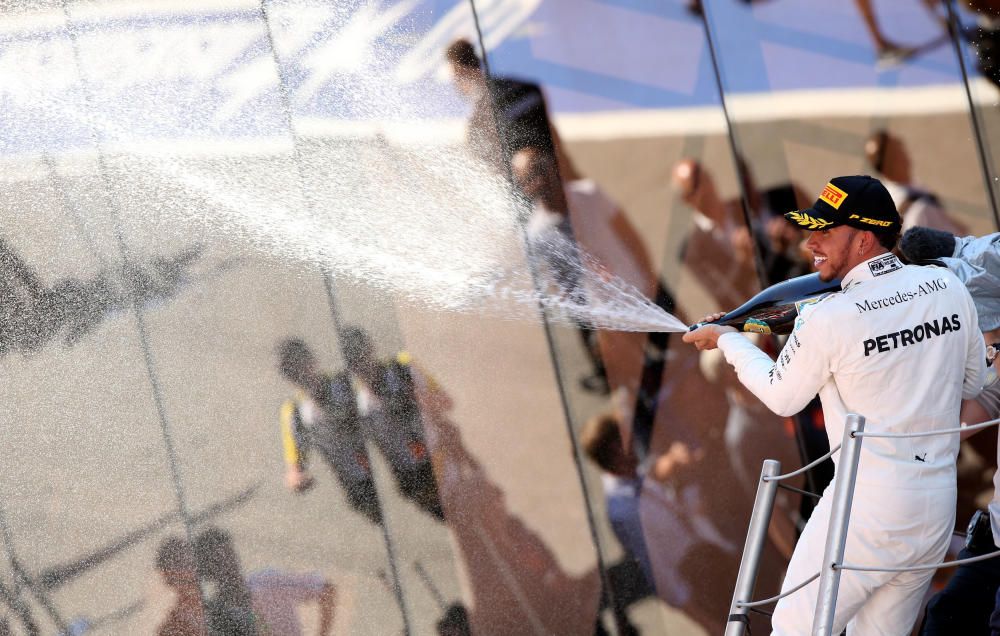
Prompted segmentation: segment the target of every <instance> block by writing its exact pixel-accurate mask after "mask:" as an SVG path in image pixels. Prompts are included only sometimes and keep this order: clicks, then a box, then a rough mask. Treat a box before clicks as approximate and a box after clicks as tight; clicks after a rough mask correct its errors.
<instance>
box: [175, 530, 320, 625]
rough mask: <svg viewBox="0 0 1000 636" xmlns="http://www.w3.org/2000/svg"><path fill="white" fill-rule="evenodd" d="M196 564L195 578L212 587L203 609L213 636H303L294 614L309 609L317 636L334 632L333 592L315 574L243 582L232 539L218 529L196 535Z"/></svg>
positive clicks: (277, 573)
mask: <svg viewBox="0 0 1000 636" xmlns="http://www.w3.org/2000/svg"><path fill="white" fill-rule="evenodd" d="M195 558H196V561H197V566H198V574H199V576H200V577H201V579H202V580H203V581H205V582H207V583H210V584H211V586H210V587H209V589H210V590H211V591H212V593H211V594H210V595H209V596H208V597H207V598H206V600H205V604H206V610H207V614H208V624H209V627H210V629H211V631H212V633H217V634H226V635H227V636H240V635H244V634H260V635H261V636H265V635H267V636H272V635H273V636H302V634H303V631H302V623H301V621H300V619H299V616H298V612H299V609H300V608H301V606H303V605H304V604H307V603H316V605H317V608H318V610H319V621H318V624H319V626H318V630H317V634H318V635H319V636H328V635H329V634H330V632H331V630H332V629H333V614H334V607H335V602H336V589H335V588H334V587H333V585H331V584H330V583H329V582H327V581H326V579H324V578H323V577H322V576H320V575H319V574H292V573H289V572H283V571H281V570H277V569H273V568H268V569H265V570H260V571H256V572H251V573H250V574H249V575H247V576H245V577H244V575H243V568H242V567H241V565H240V559H239V555H238V554H237V553H236V547H235V546H234V544H233V540H232V537H231V536H230V535H229V533H228V532H226V531H225V530H222V529H221V528H216V527H208V528H205V529H204V530H202V531H201V532H199V533H198V536H197V537H196V538H195Z"/></svg>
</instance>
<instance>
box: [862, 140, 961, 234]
mask: <svg viewBox="0 0 1000 636" xmlns="http://www.w3.org/2000/svg"><path fill="white" fill-rule="evenodd" d="M865 158H866V159H867V160H868V163H869V165H871V167H872V168H873V169H874V170H875V172H877V173H878V175H879V177H880V180H881V181H882V185H884V186H885V189H886V190H888V191H889V195H890V196H891V197H892V201H893V203H895V204H896V210H897V211H898V212H899V215H900V216H901V217H903V231H904V232H905V231H906V230H908V229H910V228H911V227H916V226H921V227H929V228H933V229H935V230H943V231H945V232H950V233H951V234H955V235H957V236H964V235H965V234H967V233H968V228H966V227H965V226H964V225H963V224H962V223H960V222H958V221H956V220H954V219H953V218H951V217H950V216H949V215H948V213H947V212H946V211H945V210H944V208H943V207H941V201H940V200H939V199H938V197H937V196H936V195H935V194H933V193H931V192H928V191H926V190H922V189H920V188H917V187H915V186H913V184H912V170H911V162H910V155H909V153H907V152H906V146H905V145H904V144H903V141H902V140H901V139H900V138H899V137H897V136H896V135H893V134H891V133H889V132H888V131H887V130H877V131H875V132H874V133H872V134H871V136H869V137H868V140H867V141H866V142H865Z"/></svg>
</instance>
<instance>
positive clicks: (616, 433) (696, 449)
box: [580, 412, 766, 633]
mask: <svg viewBox="0 0 1000 636" xmlns="http://www.w3.org/2000/svg"><path fill="white" fill-rule="evenodd" d="M621 428H622V426H621V422H620V415H619V414H617V413H615V412H608V413H602V414H600V415H597V416H595V417H593V418H591V419H590V420H589V421H588V422H587V424H586V425H585V426H584V429H583V431H582V432H581V435H580V445H581V447H582V450H583V452H584V454H586V455H587V456H588V457H589V458H590V459H591V460H592V461H593V462H594V463H595V464H596V465H597V466H598V468H600V470H601V473H602V475H601V482H602V485H603V487H604V495H605V503H606V507H607V513H608V521H609V522H610V524H611V528H612V530H613V531H614V533H615V537H616V538H617V539H618V541H619V543H620V544H621V545H622V547H623V548H624V550H625V557H624V559H623V560H622V562H621V563H619V564H615V565H613V566H611V567H610V568H609V577H610V579H611V584H612V586H613V587H614V593H615V595H616V597H617V598H616V601H618V602H619V603H621V604H622V607H621V608H620V609H619V612H622V613H624V610H625V607H626V606H627V605H628V604H630V603H632V602H635V601H637V600H639V599H640V598H641V597H642V596H643V595H644V590H645V589H646V587H649V588H650V589H655V592H656V594H657V596H659V597H660V598H661V599H662V600H663V601H664V602H665V603H667V604H669V605H671V606H673V607H675V608H677V609H679V610H681V611H682V612H684V613H685V614H687V615H688V616H689V617H690V618H691V619H692V620H694V621H696V622H697V623H699V624H700V625H701V626H702V627H704V628H705V629H706V630H708V631H709V632H710V633H717V632H718V631H720V630H721V629H722V628H723V627H724V624H725V621H724V620H723V619H724V616H725V611H726V607H724V606H723V604H722V603H720V602H719V598H720V595H718V594H717V593H715V592H717V589H715V588H716V587H717V585H718V582H719V580H720V577H726V576H729V574H730V573H731V572H730V570H732V571H733V572H735V570H733V568H734V567H735V563H734V559H735V558H736V551H737V548H736V545H735V544H734V543H733V542H731V541H730V540H728V539H727V538H726V536H725V535H724V532H723V531H722V530H721V529H720V528H718V527H717V525H716V524H717V523H718V522H719V519H717V518H716V517H714V516H713V515H712V514H711V512H710V511H709V508H708V506H706V502H705V501H704V499H705V498H707V497H710V496H711V495H709V494H707V493H705V491H704V488H703V487H702V486H703V484H702V483H700V481H699V480H700V479H702V478H705V477H707V474H708V473H709V472H713V471H714V472H715V474H716V476H718V475H719V474H721V473H720V472H719V471H721V470H724V469H723V468H722V467H721V466H712V467H709V466H708V465H707V464H709V463H710V462H706V453H705V449H704V448H703V447H702V446H701V444H700V442H699V441H698V440H697V439H695V437H694V436H693V433H691V432H689V434H688V437H687V438H685V439H675V440H673V442H672V443H671V444H670V445H669V447H668V448H667V450H666V451H665V452H663V453H657V454H651V455H650V456H649V457H648V458H647V459H646V460H645V461H643V462H642V463H641V464H640V462H639V460H638V458H637V457H636V455H635V453H633V452H632V451H631V450H629V449H628V447H627V446H626V445H625V444H624V442H623V440H622V437H621V432H620V430H621ZM710 582H711V583H710ZM762 587H766V585H762ZM722 601H723V602H728V601H727V600H726V599H722Z"/></svg>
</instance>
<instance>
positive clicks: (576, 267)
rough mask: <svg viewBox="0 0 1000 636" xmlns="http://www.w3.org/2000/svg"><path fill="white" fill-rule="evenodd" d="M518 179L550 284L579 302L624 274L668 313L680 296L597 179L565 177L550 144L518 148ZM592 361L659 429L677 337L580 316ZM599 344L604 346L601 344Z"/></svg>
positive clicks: (646, 422) (641, 418) (596, 296)
mask: <svg viewBox="0 0 1000 636" xmlns="http://www.w3.org/2000/svg"><path fill="white" fill-rule="evenodd" d="M511 166H512V173H513V176H514V181H515V183H516V185H517V186H518V188H519V189H520V191H521V193H522V194H523V195H524V196H525V198H526V199H527V200H528V201H529V202H530V203H531V206H532V207H531V211H530V215H529V217H528V221H527V225H526V233H527V237H528V241H529V244H531V245H532V246H533V249H532V251H533V252H534V253H535V254H536V255H537V258H536V260H537V261H538V263H537V266H538V268H539V270H540V271H543V272H546V271H547V272H549V275H548V276H547V278H548V280H546V281H544V282H546V283H548V284H552V285H553V286H554V287H556V288H557V293H558V294H560V295H563V296H566V297H568V298H569V299H570V300H571V301H572V302H573V303H575V304H579V305H581V306H586V305H587V304H588V303H599V302H600V298H601V290H600V288H599V284H600V283H599V281H601V280H604V279H607V278H617V279H620V280H622V281H624V282H626V283H628V284H629V285H631V286H632V287H634V288H635V289H636V290H638V291H639V292H640V293H641V294H642V295H643V296H645V297H646V298H647V299H650V300H651V301H653V302H655V303H656V304H657V305H659V306H660V307H662V308H663V309H664V310H665V311H668V312H673V311H675V308H674V302H673V298H672V296H671V294H670V292H669V291H668V290H667V289H666V287H665V286H664V284H663V283H662V281H660V280H659V278H658V277H657V275H656V273H655V270H654V268H653V262H652V259H651V258H650V256H649V252H648V251H647V250H646V246H645V244H644V243H643V241H642V238H641V237H640V236H639V232H638V231H637V230H636V228H635V226H634V225H632V223H631V222H630V221H629V219H628V217H627V216H626V214H625V212H624V211H623V210H622V209H621V207H620V206H619V205H618V204H617V203H615V202H614V201H613V200H612V199H611V198H610V197H609V196H608V195H607V194H606V193H605V192H604V191H603V190H602V189H601V187H600V186H599V185H598V184H597V183H596V182H594V181H593V180H591V179H574V180H571V181H566V182H564V181H562V180H561V179H560V178H559V171H558V165H557V161H556V158H555V156H554V155H553V154H552V153H551V151H548V150H546V149H544V148H542V147H538V146H528V147H525V148H522V149H521V150H518V151H517V153H515V155H514V158H513V160H512V164H511ZM577 325H578V328H579V330H580V333H581V335H582V336H583V337H584V342H585V343H586V346H587V348H588V351H590V352H591V353H590V355H591V360H592V363H594V364H596V362H593V361H594V360H596V359H600V360H601V361H602V362H603V366H604V369H605V372H606V374H607V378H608V383H609V385H610V388H611V390H612V391H613V392H615V393H616V400H617V401H618V402H620V403H621V405H622V407H623V408H625V409H626V410H627V411H628V413H627V419H628V421H629V422H634V423H635V428H637V429H642V430H646V429H648V428H649V427H651V426H652V422H653V418H654V410H655V409H654V400H655V396H656V394H657V391H658V389H659V386H660V382H661V380H662V375H663V368H664V362H665V360H666V350H667V346H668V344H669V336H668V334H665V333H654V334H648V335H647V334H644V333H635V332H619V331H609V330H603V329H602V330H597V331H596V332H595V331H594V330H593V327H592V326H591V325H590V324H588V322H587V319H586V318H585V317H583V318H580V319H578V320H577ZM595 343H596V347H595V346H594V345H595Z"/></svg>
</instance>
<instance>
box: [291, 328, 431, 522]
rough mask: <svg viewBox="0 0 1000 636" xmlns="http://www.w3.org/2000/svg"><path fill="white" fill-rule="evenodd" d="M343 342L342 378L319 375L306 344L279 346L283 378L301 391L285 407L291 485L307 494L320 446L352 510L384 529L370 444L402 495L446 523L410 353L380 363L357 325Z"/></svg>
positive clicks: (343, 335) (348, 330) (293, 341)
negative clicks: (312, 456)
mask: <svg viewBox="0 0 1000 636" xmlns="http://www.w3.org/2000/svg"><path fill="white" fill-rule="evenodd" d="M341 344H342V347H343V354H344V360H345V362H346V366H347V368H346V369H345V370H344V371H341V372H340V373H337V374H329V373H326V372H323V371H320V370H319V366H318V363H317V361H316V357H315V356H314V355H313V353H312V351H311V350H310V349H309V347H308V346H307V345H306V344H305V342H303V341H302V340H298V339H289V340H285V341H283V342H282V343H281V344H280V346H279V348H278V350H279V369H280V371H281V374H282V375H283V376H284V377H285V378H286V379H287V380H289V381H290V382H291V383H292V384H294V385H295V386H296V387H298V389H299V390H298V393H297V394H296V396H295V397H293V398H292V399H290V400H288V401H286V402H285V404H284V405H282V407H281V418H280V425H281V435H282V444H283V447H284V456H285V464H286V475H285V480H286V483H287V485H288V487H289V488H290V489H292V490H293V491H294V492H302V491H304V490H306V489H308V488H309V487H310V486H311V485H312V483H313V477H312V475H311V474H309V471H308V468H307V459H308V457H307V456H308V453H309V451H310V450H311V449H313V448H315V449H316V450H317V451H318V452H319V453H320V454H321V456H322V457H323V459H325V460H326V462H327V464H329V465H330V468H331V470H332V471H333V472H334V474H335V475H336V476H337V479H338V480H339V481H340V483H341V485H342V486H343V487H344V490H345V492H346V494H347V499H348V501H349V502H350V504H351V506H352V507H353V508H354V509H355V510H357V511H358V512H360V513H362V514H363V515H365V516H366V517H368V518H369V519H370V520H371V521H373V522H374V523H381V520H382V513H381V508H380V504H379V502H378V496H377V491H376V488H375V482H374V479H373V477H372V473H371V460H370V458H369V456H368V451H367V447H366V444H365V440H366V439H369V440H371V442H372V444H374V445H375V447H376V448H378V449H379V451H380V452H381V453H382V454H383V456H384V457H385V459H386V462H387V463H388V464H389V466H390V469H391V470H392V474H393V477H394V478H395V480H396V482H397V485H398V487H399V490H400V492H401V493H402V494H403V495H404V496H405V497H407V498H408V499H410V500H411V501H413V502H414V503H415V504H417V505H418V506H419V507H421V508H422V509H424V510H425V511H426V512H428V513H429V514H431V515H432V516H433V517H435V518H436V519H438V520H441V519H443V513H442V511H441V506H440V502H439V501H438V497H437V487H436V485H435V482H434V475H433V472H432V470H431V465H430V458H429V457H428V456H427V448H426V444H425V443H424V440H423V430H422V424H421V413H420V409H419V407H418V405H417V400H416V396H415V393H414V373H415V369H414V368H413V367H412V365H411V359H410V356H409V354H408V353H406V352H400V353H399V354H397V356H396V357H395V358H394V359H391V360H380V359H379V358H378V357H377V356H376V353H375V346H374V343H373V342H372V340H371V338H370V337H369V336H368V334H367V333H366V332H365V331H364V330H362V329H360V328H358V327H348V328H346V329H344V331H343V332H342V333H341Z"/></svg>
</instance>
